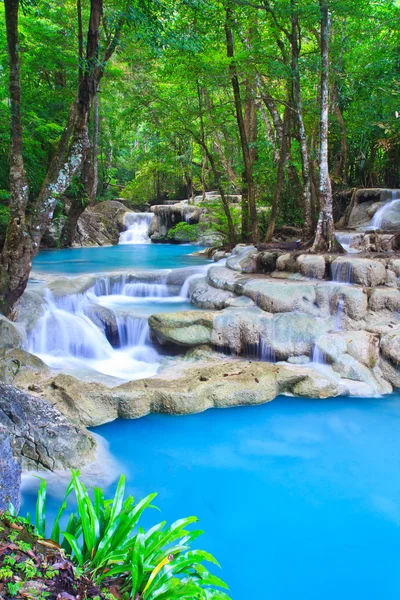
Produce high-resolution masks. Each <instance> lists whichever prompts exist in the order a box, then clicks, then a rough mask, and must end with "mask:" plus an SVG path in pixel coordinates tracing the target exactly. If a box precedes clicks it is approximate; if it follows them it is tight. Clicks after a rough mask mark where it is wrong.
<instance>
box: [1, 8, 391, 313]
mask: <svg viewBox="0 0 400 600" xmlns="http://www.w3.org/2000/svg"><path fill="white" fill-rule="evenodd" d="M18 4H19V6H18ZM7 7H8V12H9V13H10V14H11V12H10V11H11V8H12V7H14V8H15V7H17V17H18V23H17V26H16V29H15V28H14V29H15V31H17V34H18V46H17V50H18V51H17V52H16V55H18V60H19V66H20V72H19V73H18V80H19V85H20V89H19V91H20V100H19V99H18V98H17V99H16V98H13V95H12V87H10V85H9V77H10V72H11V73H12V72H13V70H12V64H11V63H12V44H13V40H12V39H11V38H10V32H11V29H10V27H11V25H10V22H7V27H5V26H3V27H1V29H0V35H1V49H2V53H1V57H0V95H1V102H0V111H1V113H0V237H2V238H3V239H4V236H5V228H6V225H7V222H8V221H9V214H10V211H11V217H12V218H13V214H14V217H15V214H17V213H18V215H19V217H18V218H20V217H21V214H22V213H23V214H24V217H23V220H24V223H25V219H26V223H25V225H24V227H25V226H26V228H27V229H26V231H29V232H30V233H29V236H30V238H31V241H32V240H33V241H32V244H31V245H32V248H31V249H29V250H26V252H27V254H26V256H28V255H29V260H27V262H30V261H31V259H32V257H33V256H34V254H35V252H37V249H38V247H39V245H40V239H41V236H42V235H43V233H44V231H45V229H46V227H47V226H48V224H49V222H50V221H51V220H53V221H54V220H57V219H58V218H59V217H60V215H62V214H63V203H62V201H61V199H60V197H61V195H62V194H65V195H66V196H68V197H69V198H70V199H72V200H71V201H72V203H73V205H74V206H75V207H76V208H75V209H74V211H72V212H71V211H70V214H71V215H73V214H75V218H78V216H79V214H80V213H81V212H82V210H83V209H84V208H85V206H87V205H88V204H90V203H93V202H99V201H103V200H106V199H113V198H117V197H122V198H124V199H125V200H127V201H128V202H129V203H130V205H131V206H132V207H136V208H138V209H143V208H144V207H145V206H147V205H148V204H149V203H150V204H157V203H162V202H163V201H165V200H166V199H168V200H174V199H177V200H178V199H184V198H189V199H190V198H192V197H194V196H195V195H196V194H201V193H203V194H204V193H205V191H208V190H218V191H219V193H220V198H221V201H220V206H219V207H215V210H216V211H218V210H219V211H220V213H221V218H220V219H219V222H220V226H221V227H223V228H225V231H226V238H227V241H228V243H231V244H233V243H235V242H238V241H248V240H253V242H259V241H262V240H266V241H268V240H270V239H271V238H272V235H273V233H274V230H275V228H276V227H279V226H282V225H290V226H295V227H298V228H302V229H303V238H304V240H307V239H310V238H312V237H313V236H314V234H315V230H316V226H317V221H318V216H320V220H319V223H320V224H321V227H322V225H323V227H322V229H321V231H320V239H319V241H318V240H317V241H315V242H314V246H313V247H314V248H315V249H317V250H318V249H323V248H328V249H332V233H331V230H330V228H331V229H332V227H333V225H332V226H331V225H329V226H327V221H328V220H329V219H328V218H327V216H326V215H328V214H329V212H332V209H331V208H329V202H331V200H330V199H329V197H330V193H331V192H330V189H331V187H333V192H334V193H340V192H341V191H346V190H350V189H351V188H354V187H378V186H380V187H389V188H396V187H400V181H399V179H400V174H399V169H398V165H399V159H400V120H399V119H398V112H397V111H398V110H400V109H399V91H400V90H399V82H400V45H399V39H400V36H399V33H400V6H399V3H398V2H397V1H395V0H226V1H224V2H216V1H214V0H174V1H169V0H156V1H154V0H153V1H146V0H135V1H130V0H104V1H101V0H91V1H89V0H65V1H64V2H62V3H60V2H58V1H56V0H47V1H42V0H24V1H23V2H20V3H18V1H16V0H6V1H5V3H4V4H3V3H1V4H0V18H1V21H2V22H3V23H5V16H6V14H7V10H5V9H7ZM5 13H6V14H5ZM96 15H97V16H96ZM14 25H15V23H14ZM94 26H95V29H96V31H94V29H93V27H94ZM14 33H15V32H14ZM14 42H15V40H14ZM10 44H11V45H10ZM7 46H8V52H7ZM10 67H11V71H10ZM15 85H17V82H16V81H14V90H15V89H16V88H15ZM84 90H86V92H85V91H84ZM85 103H86V105H87V106H86V105H85V108H84V110H83V108H82V107H83V104H85ZM324 103H325V104H326V106H325V107H324ZM74 105H77V106H78V108H79V110H78V112H79V111H81V112H80V113H79V114H78V117H77V119H78V120H77V121H74V122H73V123H72V121H71V106H74ZM15 106H18V110H20V128H21V136H20V137H21V140H20V142H21V143H18V144H19V145H18V144H17V146H18V148H17V152H18V151H19V149H20V150H21V157H20V158H21V160H20V161H19V163H20V164H23V167H24V172H25V177H26V186H25V187H26V188H29V193H28V195H27V197H26V198H25V199H23V200H22V204H21V202H20V204H19V208H18V209H15V210H14V209H13V206H16V204H15V202H17V199H16V195H18V193H17V194H16V192H15V190H14V191H13V189H12V187H13V178H12V176H11V177H10V174H9V167H10V160H11V163H12V158H11V159H10V158H9V157H10V126H9V123H10V115H11V117H13V115H14V116H15V114H16V111H15ZM13 107H14V108H13ZM324 108H326V110H324ZM13 111H14V112H13ZM17 112H18V111H17ZM17 117H18V118H19V115H17ZM73 119H75V117H73ZM68 123H70V124H71V123H72V126H71V132H70V137H69V138H68V141H67V144H66V145H64V146H65V147H63V148H62V149H61V150H60V144H62V143H63V132H65V128H66V127H67V128H68ZM13 127H14V132H15V131H16V129H15V127H17V128H18V124H17V123H16V121H15V120H14V122H13V121H12V122H11V131H13ZM76 139H80V140H85V143H84V144H83V150H82V153H81V154H82V155H80V158H79V161H78V162H79V164H76V165H75V163H74V166H73V168H72V169H71V170H70V172H69V176H68V177H67V178H65V181H64V184H65V185H63V188H64V189H62V190H61V188H60V190H59V192H58V193H57V194H58V195H57V198H54V199H53V200H54V206H52V208H51V210H49V211H47V213H46V215H45V216H43V213H41V214H42V217H41V221H40V223H39V224H38V223H37V222H36V221H35V219H37V215H38V214H39V213H40V211H41V208H40V206H39V205H40V202H41V201H42V200H43V198H44V197H45V196H46V193H47V192H46V190H45V187H46V181H47V182H48V181H49V173H50V175H51V177H52V176H53V177H55V179H57V176H56V171H57V169H60V164H61V163H60V160H61V158H63V157H65V156H67V154H68V152H69V151H70V150H71V147H72V146H71V144H72V145H73V143H74V140H75V142H76ZM12 140H13V138H11V141H12ZM15 149H16V148H15V147H14V148H13V145H12V144H11V156H12V153H13V151H15ZM55 156H58V159H59V160H58V164H55V163H56V162H57V161H55V158H54V157H55ZM324 164H325V165H326V168H325V167H324ZM51 177H50V178H51ZM14 183H15V181H14ZM323 190H325V191H323ZM47 191H48V190H47ZM19 194H20V195H21V191H20V192H19ZM232 194H240V195H241V196H242V204H241V213H240V216H239V217H238V215H237V214H236V213H235V211H231V210H230V207H229V202H228V200H227V196H229V195H232ZM10 197H11V203H10ZM39 198H41V199H42V200H38V199H39ZM20 199H21V198H20ZM13 202H14V204H13ZM327 202H328V204H326V203H327ZM9 204H10V206H9ZM17 204H18V202H17ZM326 206H327V207H328V208H326V209H325V207H326ZM232 213H234V214H232ZM35 215H36V216H35ZM321 215H325V217H323V218H322V221H321ZM340 216H341V215H340V214H334V218H335V219H337V218H339V217H340ZM69 219H70V220H73V219H72V216H70V217H69ZM324 223H325V225H324ZM75 225H76V220H75V222H73V223H72V225H71V224H70V225H69V227H70V231H69V230H68V226H66V227H64V230H63V234H62V236H61V240H60V243H61V244H63V245H67V246H68V245H70V243H71V236H72V234H71V231H72V230H73V227H74V226H75ZM10 227H11V226H9V230H10ZM32 228H36V230H37V231H40V234H39V233H38V234H37V235H36V234H35V235H36V237H35V236H34V235H33V234H32ZM37 228H39V229H37ZM318 235H319V234H318V229H317V237H318ZM33 238H35V239H33ZM321 240H322V241H321ZM14 242H15V240H14ZM35 244H36V245H35ZM6 246H7V244H6ZM6 246H5V248H6ZM6 250H7V248H6ZM6 250H4V249H3V259H2V263H3V271H4V265H6V264H9V261H10V257H8V259H5V258H4V256H5V253H6ZM20 254H21V256H22V254H24V252H22V251H21V252H20ZM7 277H8V276H7ZM3 279H4V278H3ZM9 285H10V281H9V277H8V280H7V281H6V282H5V283H3V287H7V288H9ZM15 285H16V288H18V289H19V290H20V289H22V288H23V287H24V285H25V284H24V283H23V282H19V283H17V284H15ZM19 293H20V292H19V291H18V292H17V293H16V295H18V294H19ZM13 301H14V300H12V299H10V303H12V302H13ZM6 310H7V309H6Z"/></svg>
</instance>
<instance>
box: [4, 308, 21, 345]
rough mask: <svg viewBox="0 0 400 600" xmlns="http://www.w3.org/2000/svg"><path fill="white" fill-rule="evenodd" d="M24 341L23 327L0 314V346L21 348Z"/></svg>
mask: <svg viewBox="0 0 400 600" xmlns="http://www.w3.org/2000/svg"><path fill="white" fill-rule="evenodd" d="M25 343H26V338H25V334H24V331H23V329H22V328H21V327H20V326H19V325H17V324H16V323H14V322H13V321H9V320H8V319H7V318H6V317H4V316H3V315H0V348H22V347H23V346H24V345H25Z"/></svg>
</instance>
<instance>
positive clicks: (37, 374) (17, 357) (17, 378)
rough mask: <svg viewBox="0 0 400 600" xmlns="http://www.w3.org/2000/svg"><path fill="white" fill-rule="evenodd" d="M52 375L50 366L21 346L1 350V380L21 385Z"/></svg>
mask: <svg viewBox="0 0 400 600" xmlns="http://www.w3.org/2000/svg"><path fill="white" fill-rule="evenodd" d="M49 376H50V369H49V368H48V366H47V365H46V364H45V363H44V362H43V361H42V360H41V359H40V358H39V357H37V356H35V355H34V354H29V352H25V351H24V350H20V349H19V348H8V349H2V350H0V381H2V382H3V383H9V384H11V383H14V384H15V385H18V386H21V385H24V384H25V383H27V384H28V385H29V384H30V383H32V381H34V380H37V381H39V380H41V379H44V378H46V377H49Z"/></svg>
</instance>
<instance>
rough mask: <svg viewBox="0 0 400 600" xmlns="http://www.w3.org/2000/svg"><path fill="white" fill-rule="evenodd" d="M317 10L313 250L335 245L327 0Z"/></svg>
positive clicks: (329, 250)
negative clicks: (317, 119)
mask: <svg viewBox="0 0 400 600" xmlns="http://www.w3.org/2000/svg"><path fill="white" fill-rule="evenodd" d="M319 6H320V11H321V101H320V102H321V104H320V111H321V116H320V155H319V195H320V213H319V218H318V223H317V230H316V234H315V239H314V243H313V246H312V251H313V252H322V251H328V252H331V251H332V250H334V249H335V248H336V247H337V245H338V244H337V241H336V237H335V227H334V222H333V209H332V204H333V200H332V185H331V179H330V176H329V164H328V127H329V35H330V15H329V6H328V0H319Z"/></svg>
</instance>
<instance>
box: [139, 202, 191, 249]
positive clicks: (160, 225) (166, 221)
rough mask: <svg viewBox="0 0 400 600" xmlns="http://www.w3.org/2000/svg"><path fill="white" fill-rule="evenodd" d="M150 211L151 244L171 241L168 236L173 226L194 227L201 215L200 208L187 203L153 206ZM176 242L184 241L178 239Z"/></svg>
mask: <svg viewBox="0 0 400 600" xmlns="http://www.w3.org/2000/svg"><path fill="white" fill-rule="evenodd" d="M151 210H152V212H153V213H154V218H153V221H152V224H151V227H150V237H151V239H152V241H153V242H165V241H171V239H170V238H169V237H168V234H169V231H170V230H171V229H172V228H173V227H174V226H175V225H177V224H178V223H188V224H189V225H196V224H197V223H199V221H200V217H201V216H202V214H203V209H202V208H199V207H198V206H194V205H189V204H188V203H187V202H177V203H176V204H169V205H168V204H160V205H155V206H152V207H151ZM177 241H179V242H182V241H185V240H183V239H178V240H177ZM186 241H190V240H186Z"/></svg>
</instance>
